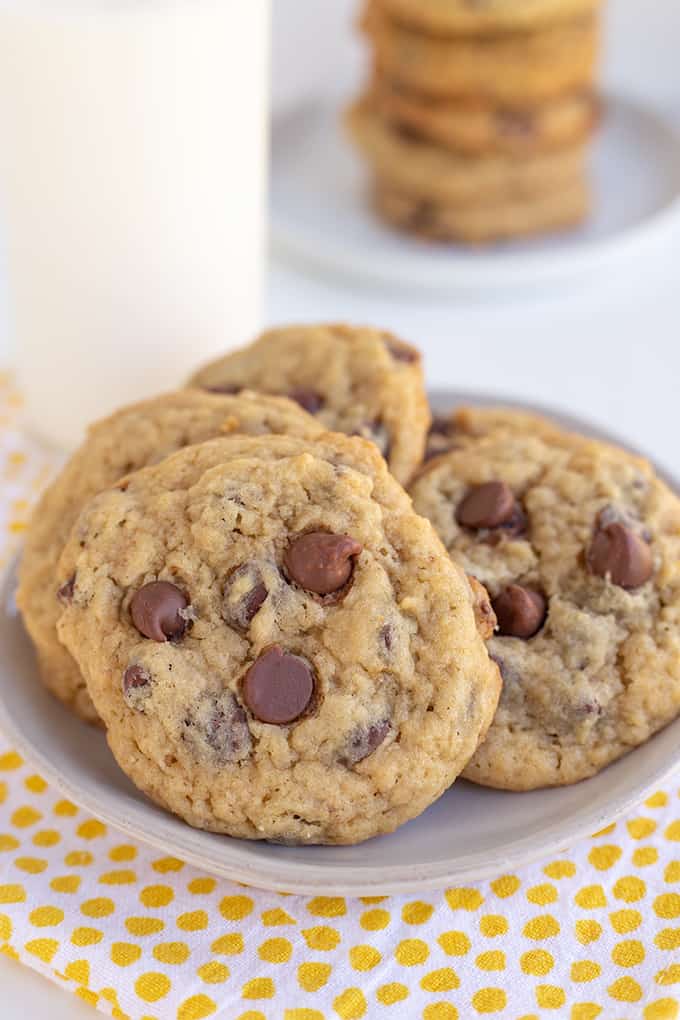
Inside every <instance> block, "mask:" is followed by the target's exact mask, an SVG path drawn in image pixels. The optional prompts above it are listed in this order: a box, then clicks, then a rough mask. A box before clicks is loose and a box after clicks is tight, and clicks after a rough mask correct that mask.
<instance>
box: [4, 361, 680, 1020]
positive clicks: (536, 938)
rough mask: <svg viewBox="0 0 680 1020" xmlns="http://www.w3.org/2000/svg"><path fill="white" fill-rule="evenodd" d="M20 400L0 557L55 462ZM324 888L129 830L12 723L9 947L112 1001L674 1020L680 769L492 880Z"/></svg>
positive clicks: (678, 969) (238, 1015)
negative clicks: (59, 775) (30, 748)
mask: <svg viewBox="0 0 680 1020" xmlns="http://www.w3.org/2000/svg"><path fill="white" fill-rule="evenodd" d="M12 401H14V403H16V399H15V397H14V396H13V394H12V391H11V385H10V382H9V380H8V379H7V378H6V377H3V376H2V375H1V374H0V472H1V473H2V474H3V478H4V482H5V485H4V488H3V489H1V490H0V531H2V532H3V533H4V535H5V539H6V541H5V546H6V550H5V552H4V560H3V552H2V551H0V560H3V562H7V558H6V557H7V553H8V551H9V549H10V548H11V547H12V546H13V545H14V544H15V543H16V541H17V540H18V536H19V535H20V534H21V532H22V531H23V529H24V527H25V523H26V520H27V517H28V514H29V512H30V503H31V501H32V499H33V497H34V495H35V492H36V491H37V488H38V486H39V485H41V484H44V482H45V480H46V478H47V477H48V474H49V464H48V461H47V459H46V458H44V459H43V460H41V459H40V454H39V453H38V452H36V451H30V452H28V451H27V450H26V448H25V444H24V441H23V440H20V439H19V438H18V435H17V434H15V433H12V432H11V431H9V429H8V424H7V422H8V420H9V418H8V415H9V417H11V414H14V413H16V412H14V411H12V412H11V413H10V411H9V410H8V408H9V407H10V405H11V404H12ZM3 418H4V422H5V423H4V425H3ZM29 496H30V498H28V497H29ZM331 893H332V890H319V892H318V894H317V895H314V896H311V895H310V896H291V895H286V896H284V895H283V894H276V893H266V892H260V891H258V890H255V889H252V888H247V887H245V886H242V885H238V884H235V883H229V882H227V881H224V880H220V879H217V878H215V877H214V876H211V875H206V874H204V873H202V872H200V871H199V870H197V869H195V868H193V867H191V866H190V865H189V864H186V863H184V862H182V861H180V860H177V859H176V858H174V857H172V856H167V855H164V854H163V852H159V851H157V850H156V851H154V850H152V849H149V848H147V847H144V846H142V845H138V844H135V843H133V842H131V841H130V840H129V839H128V838H126V837H125V836H124V835H122V834H121V833H120V832H117V831H115V830H114V829H112V828H111V827H110V826H109V825H107V824H106V823H105V822H102V821H100V820H99V819H96V818H92V817H90V816H89V815H88V814H87V812H85V811H83V810H82V809H80V808H79V807H78V806H77V805H76V804H74V803H72V802H71V801H69V800H67V799H65V798H63V797H61V796H59V795H58V794H56V792H55V791H54V790H53V789H52V788H51V787H50V786H49V785H48V783H47V782H46V781H45V779H44V777H42V776H41V775H40V774H39V773H38V772H37V771H36V769H35V766H34V765H32V764H31V763H30V762H27V761H24V760H23V758H22V756H21V755H20V754H19V753H18V752H17V751H16V750H14V749H13V748H12V747H10V746H8V745H7V744H6V743H5V742H4V741H3V738H2V736H1V735H0V952H3V953H4V954H5V955H9V956H11V957H12V958H15V959H19V960H20V961H22V962H23V963H25V964H27V965H29V966H31V967H33V968H35V969H37V970H39V971H40V972H41V973H43V974H45V975H47V976H48V977H50V978H51V979H52V980H53V981H55V982H56V983H58V984H59V985H61V986H63V987H65V988H68V989H70V990H71V991H72V992H73V993H74V994H75V995H77V996H78V997H79V998H81V999H82V1000H83V1001H84V1002H87V1003H90V1004H91V1005H93V1006H95V1007H98V1008H99V1009H100V1010H102V1011H103V1012H104V1013H106V1014H107V1015H111V1016H113V1017H116V1018H119V1020H128V1018H129V1020H203V1018H209V1017H213V1016H215V1017H217V1016H224V1017H228V1018H230V1020H231V1018H234V1020H279V1018H282V1020H363V1018H366V1020H373V1018H377V1020H390V1018H391V1017H394V1018H395V1020H400V1018H402V1017H409V1018H413V1020H468V1018H471V1020H475V1018H482V1020H483V1018H485V1017H490V1018H492V1020H494V1018H496V1020H544V1018H551V1017H555V1018H556V1020H563V1018H564V1020H596V1018H598V1017H599V1018H601V1020H608V1018H613V1020H614V1018H615V1020H628V1018H635V1020H680V788H679V786H678V784H677V782H676V783H675V784H674V785H673V784H671V785H669V786H668V787H667V788H666V789H664V790H652V791H650V793H649V795H648V796H647V798H646V800H645V801H644V803H643V804H641V805H640V806H639V807H638V808H637V809H636V810H634V811H633V812H631V815H630V816H629V817H628V818H626V819H624V820H622V821H619V822H617V823H615V824H613V825H609V826H607V827H606V828H604V829H602V830H601V831H600V832H599V833H597V834H595V835H594V836H592V837H591V838H590V839H587V840H584V841H583V842H581V843H580V844H578V845H576V846H575V847H573V848H572V849H571V850H569V851H565V852H562V853H560V854H556V855H554V856H553V857H551V858H549V859H547V860H545V859H544V860H543V861H540V862H538V863H537V864H535V865H531V866H527V867H526V868H524V869H522V870H518V871H516V872H512V873H510V872H507V873H500V874H497V875H496V876H495V877H493V878H492V879H491V880H490V881H486V882H481V883H477V884H474V885H473V884H464V885H460V886H455V887H451V888H447V889H442V890H441V891H434V892H432V891H428V892H421V893H420V894H411V895H404V896H391V897H385V896H364V897H361V898H359V899H350V898H346V897H342V896H336V895H332V894H331Z"/></svg>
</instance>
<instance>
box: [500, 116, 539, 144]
mask: <svg viewBox="0 0 680 1020" xmlns="http://www.w3.org/2000/svg"><path fill="white" fill-rule="evenodd" d="M496 122H497V124H498V130H499V132H500V134H501V135H504V136H505V137H506V138H531V137H532V136H533V135H534V134H535V131H536V122H535V119H534V115H533V114H532V113H530V112H528V111H526V110H524V111H523V110H503V111H502V112H501V113H499V114H498V115H497V119H496Z"/></svg>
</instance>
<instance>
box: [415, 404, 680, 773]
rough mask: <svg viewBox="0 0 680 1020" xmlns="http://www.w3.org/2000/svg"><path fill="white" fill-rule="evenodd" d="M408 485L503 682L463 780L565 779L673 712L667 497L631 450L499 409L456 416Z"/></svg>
mask: <svg viewBox="0 0 680 1020" xmlns="http://www.w3.org/2000/svg"><path fill="white" fill-rule="evenodd" d="M447 431H448V437H447V438H448V441H449V442H450V443H455V447H456V448H454V449H451V450H449V452H445V453H443V454H441V455H439V456H437V455H436V454H435V456H434V457H433V459H431V460H430V461H429V462H428V463H427V464H426V465H425V467H424V469H423V471H422V473H421V474H420V475H419V476H418V478H417V479H416V481H415V482H414V484H413V486H412V488H411V494H412V496H413V499H414V505H415V508H416V510H417V511H418V512H419V513H421V514H423V515H425V516H427V517H429V519H430V520H431V521H432V522H433V524H434V526H435V528H436V530H437V531H438V533H439V535H440V537H441V538H442V540H443V541H444V544H445V545H446V547H447V549H448V550H449V552H450V553H451V555H452V556H453V557H454V558H455V559H456V561H457V562H458V563H459V564H460V565H462V566H463V568H464V569H465V570H467V571H468V572H469V573H470V574H473V575H474V576H475V577H476V578H478V579H479V580H480V581H481V582H482V583H483V584H484V585H486V587H487V588H488V590H489V593H490V595H491V598H492V607H493V610H494V612H495V615H496V618H497V622H498V629H497V631H496V634H495V636H494V637H493V638H492V639H491V640H490V641H489V651H490V653H491V655H492V657H493V658H494V659H495V660H496V661H497V662H498V664H499V666H500V669H501V673H502V675H503V678H504V687H503V694H502V697H501V702H500V707H499V710H498V713H497V715H496V717H495V720H494V722H493V725H492V726H491V729H490V732H489V736H488V738H487V740H486V742H485V743H484V744H483V745H482V746H481V747H480V749H479V750H478V752H477V754H476V755H475V757H474V758H473V759H472V762H471V763H470V765H469V766H468V768H467V769H466V771H465V775H466V776H467V777H468V778H470V779H473V780H475V781H476V782H479V783H483V784H486V785H490V786H496V787H501V788H506V789H515V790H521V789H531V788H535V787H541V786H550V785H557V784H564V783H573V782H576V781H578V780H580V779H584V778H586V777H587V776H590V775H593V774H594V773H596V772H598V771H599V770H600V769H602V768H604V766H606V765H607V764H608V763H609V762H611V761H613V760H615V759H616V758H618V757H620V756H621V755H623V754H624V753H626V752H627V751H628V750H630V749H631V748H633V747H635V746H637V745H638V744H640V743H642V742H643V741H645V740H647V739H648V738H649V737H650V736H652V734H653V733H655V732H656V731H657V730H658V729H660V728H661V727H663V726H665V725H666V724H667V723H669V722H670V721H671V720H672V719H674V718H675V717H676V716H677V715H678V713H679V712H680V501H679V500H678V498H677V496H676V495H675V494H674V493H672V492H671V491H670V490H669V488H668V487H667V486H666V485H665V484H664V483H663V482H662V481H661V480H659V479H658V478H657V477H656V476H655V474H654V471H653V469H652V468H651V467H650V465H649V464H648V463H647V462H646V461H644V460H641V459H640V458H638V457H635V456H633V455H632V454H629V453H626V452H625V451H623V450H619V449H617V448H614V447H611V446H608V445H607V444H605V443H601V442H597V441H593V440H588V439H585V438H582V437H579V436H577V435H571V434H569V433H567V432H563V431H562V430H560V429H559V428H558V427H557V426H556V425H554V424H552V423H551V422H548V421H544V420H542V419H540V418H538V417H535V416H532V415H530V414H525V413H521V412H514V411H511V410H507V411H506V410H502V409H491V410H489V411H484V410H479V409H477V410H474V409H472V410H463V411H461V412H459V413H458V414H457V415H456V416H454V418H453V419H452V420H451V421H450V422H449V425H448V430H447Z"/></svg>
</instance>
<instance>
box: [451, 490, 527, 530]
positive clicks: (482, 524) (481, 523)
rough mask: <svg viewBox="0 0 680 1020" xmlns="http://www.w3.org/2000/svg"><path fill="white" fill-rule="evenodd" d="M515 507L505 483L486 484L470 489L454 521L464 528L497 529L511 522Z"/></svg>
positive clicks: (511, 492) (459, 506) (511, 493)
mask: <svg viewBox="0 0 680 1020" xmlns="http://www.w3.org/2000/svg"><path fill="white" fill-rule="evenodd" d="M516 506H517V504H516V501H515V496H514V493H513V491H512V489H511V488H510V486H509V485H507V484H506V482H486V483H485V484H484V485H477V486H475V487H474V488H473V489H470V491H469V492H468V494H467V495H466V496H465V498H464V499H463V500H462V502H461V503H460V504H459V505H458V510H457V511H456V520H457V521H458V523H459V524H462V525H463V526H464V527H466V528H476V529H480V528H499V527H501V526H502V525H504V524H509V523H510V522H511V521H512V520H513V518H514V516H515V514H516Z"/></svg>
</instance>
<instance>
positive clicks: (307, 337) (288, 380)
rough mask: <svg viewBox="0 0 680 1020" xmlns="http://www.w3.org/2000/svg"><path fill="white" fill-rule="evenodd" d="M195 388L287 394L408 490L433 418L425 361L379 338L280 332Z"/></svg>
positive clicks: (347, 330) (210, 371)
mask: <svg viewBox="0 0 680 1020" xmlns="http://www.w3.org/2000/svg"><path fill="white" fill-rule="evenodd" d="M191 385H193V386H199V387H201V388H203V389H208V390H213V391H216V392H223V391H225V390H232V391H233V390H237V389H239V388H240V387H243V386H248V387H251V388H253V389H257V390H263V391H265V392H267V393H281V394H285V395H286V396H288V397H291V398H292V399H293V400H297V401H298V403H300V404H301V405H302V406H303V407H304V408H305V410H307V411H309V412H310V413H311V414H314V415H315V416H316V417H317V419H318V420H319V421H320V422H322V423H323V425H325V426H326V428H328V429H331V430H332V431H335V432H345V433H347V434H348V435H358V436H363V437H364V438H365V439H370V440H371V441H372V442H374V443H375V444H376V446H377V447H378V449H379V450H380V452H381V453H382V454H383V456H384V457H385V459H386V460H387V462H388V464H389V467H390V470H391V471H392V474H393V475H394V476H395V478H397V479H398V481H400V482H401V483H402V484H405V483H406V482H407V481H408V480H409V479H410V477H411V475H412V474H413V472H414V470H415V468H416V467H417V465H418V464H419V462H420V460H421V459H422V456H423V450H424V448H425V435H426V433H427V429H428V426H429V423H430V416H429V409H428V406H427V399H426V397H425V392H424V384H423V371H422V365H421V359H420V354H419V352H418V351H417V350H416V349H415V348H414V347H411V346H410V345H409V344H406V343H404V342H403V341H401V340H398V339H397V338H396V337H394V336H392V335H391V334H390V333H385V332H383V331H381V330H377V329H369V328H363V327H361V328H360V327H351V326H336V325H321V326H289V327H288V328H285V329H274V330H271V331H269V332H268V333H265V334H264V335H263V336H261V337H260V338H259V339H258V340H256V341H255V342H254V343H253V344H251V345H250V346H249V347H246V348H244V349H243V350H240V351H235V352H234V353H232V354H228V355H226V357H224V358H220V360H219V361H215V362H213V363H212V364H210V365H207V366H206V367H205V368H204V369H203V370H202V371H200V372H198V373H197V374H196V375H195V376H194V377H193V379H192V380H191Z"/></svg>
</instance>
